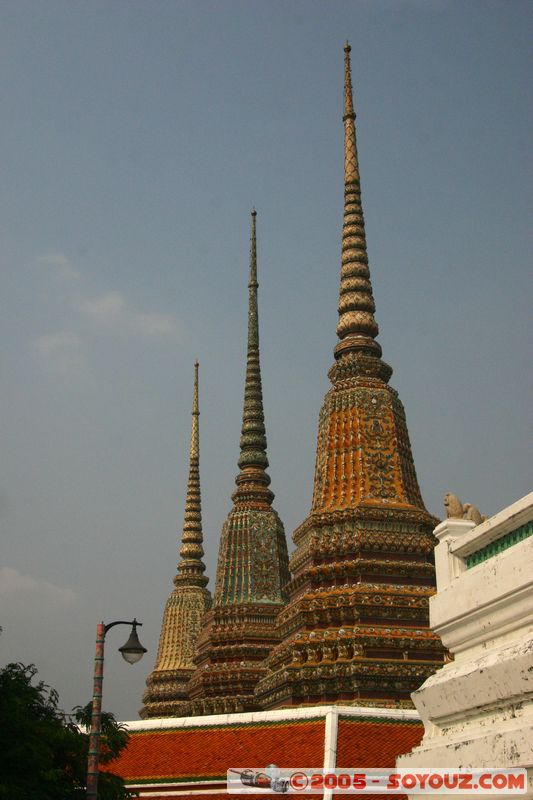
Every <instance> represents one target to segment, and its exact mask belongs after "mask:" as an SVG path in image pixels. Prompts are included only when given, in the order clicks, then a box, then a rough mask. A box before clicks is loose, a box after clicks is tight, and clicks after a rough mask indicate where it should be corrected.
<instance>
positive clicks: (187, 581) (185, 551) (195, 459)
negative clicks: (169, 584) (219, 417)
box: [174, 361, 208, 587]
mask: <svg viewBox="0 0 533 800" xmlns="http://www.w3.org/2000/svg"><path fill="white" fill-rule="evenodd" d="M199 416H200V408H199V405H198V361H196V362H195V364H194V392H193V401H192V425H191V446H190V449H189V481H188V483H187V497H186V499H185V519H184V521H183V534H182V537H181V548H180V561H179V563H178V574H177V575H176V577H175V578H174V584H175V586H177V587H179V586H207V583H208V578H207V577H206V576H205V575H204V572H205V564H204V562H203V561H202V559H203V556H204V548H203V547H202V543H203V534H202V496H201V491H200V439H199V431H198V428H199V424H198V423H199Z"/></svg>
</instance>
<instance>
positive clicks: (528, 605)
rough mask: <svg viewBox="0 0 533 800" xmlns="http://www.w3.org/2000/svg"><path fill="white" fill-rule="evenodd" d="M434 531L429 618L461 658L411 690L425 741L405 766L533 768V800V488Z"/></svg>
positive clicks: (532, 787) (532, 772) (532, 794)
mask: <svg viewBox="0 0 533 800" xmlns="http://www.w3.org/2000/svg"><path fill="white" fill-rule="evenodd" d="M434 533H435V536H436V537H437V539H438V542H439V543H438V545H437V547H436V549H435V565H436V571H437V594H436V595H435V596H434V597H432V598H431V601H430V624H431V627H432V629H433V630H434V631H435V632H436V633H438V634H439V636H440V637H441V638H442V641H443V643H444V644H445V646H446V647H447V648H448V649H449V650H450V652H451V653H452V654H453V655H454V657H455V660H454V661H453V662H450V663H448V664H446V665H445V666H444V667H443V668H442V669H440V670H439V671H438V672H436V673H435V674H434V675H432V676H431V677H430V678H429V679H428V680H427V681H426V682H425V683H424V684H423V686H422V687H421V688H420V689H419V690H418V691H416V692H415V693H414V694H413V695H412V697H413V701H414V703H415V706H416V708H417V710H418V712H419V714H420V717H421V719H422V721H423V722H424V725H425V733H424V738H423V740H422V742H421V743H420V745H419V746H418V747H416V748H415V749H414V750H413V751H412V752H411V753H409V754H407V755H405V756H401V757H400V758H399V759H398V761H397V766H398V767H402V768H409V769H411V768H415V769H416V768H419V767H423V768H426V769H427V768H430V767H439V768H442V767H446V768H453V767H457V768H459V767H462V768H469V767H473V768H475V767H482V768H494V767H496V768H513V767H525V768H527V770H528V792H527V795H522V797H528V798H533V536H532V535H531V534H532V533H533V493H532V494H529V495H527V496H526V497H524V498H522V499H521V500H519V501H518V502H516V503H514V504H513V505H512V506H509V508H506V509H504V510H503V511H501V512H500V513H499V514H496V515H495V516H494V517H491V518H490V519H489V520H487V521H486V522H483V523H481V524H480V525H477V526H476V525H475V524H474V523H473V522H471V521H469V520H463V519H447V520H445V521H444V522H442V523H441V524H440V525H438V526H437V528H435V531H434ZM504 548H505V549H504ZM476 562H479V563H476ZM477 796H478V797H479V795H477ZM495 796H496V795H492V797H495ZM463 797H466V796H465V795H463ZM507 797H508V795H507Z"/></svg>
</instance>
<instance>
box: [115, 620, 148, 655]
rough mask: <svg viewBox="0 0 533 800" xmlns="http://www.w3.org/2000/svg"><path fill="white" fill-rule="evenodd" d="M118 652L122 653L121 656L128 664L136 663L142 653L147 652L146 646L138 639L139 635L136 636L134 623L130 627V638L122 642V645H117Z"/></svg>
mask: <svg viewBox="0 0 533 800" xmlns="http://www.w3.org/2000/svg"><path fill="white" fill-rule="evenodd" d="M118 649H119V652H120V653H122V658H123V659H124V661H127V662H128V664H136V663H137V661H140V660H141V658H142V657H143V655H144V654H145V653H146V652H147V650H146V647H143V646H142V644H141V643H140V641H139V637H138V636H137V628H136V626H135V625H134V626H133V628H132V629H131V633H130V638H129V639H128V641H127V642H126V644H123V645H122V647H119V648H118Z"/></svg>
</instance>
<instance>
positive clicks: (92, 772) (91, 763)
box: [87, 619, 146, 800]
mask: <svg viewBox="0 0 533 800" xmlns="http://www.w3.org/2000/svg"><path fill="white" fill-rule="evenodd" d="M115 625H131V633H130V637H129V639H128V641H127V642H126V644H124V645H122V647H119V648H118V649H119V652H120V653H122V658H124V659H125V660H126V661H127V662H128V664H136V663H137V661H139V659H141V658H142V657H143V655H144V654H145V653H146V647H143V646H142V644H141V643H140V641H139V637H138V636H137V626H138V625H142V622H137V620H136V619H134V620H133V622H124V621H122V620H118V621H117V622H110V623H109V624H108V625H104V623H103V622H100V623H99V624H98V625H97V626H96V654H95V657H94V682H93V705H92V713H91V733H90V737H89V756H88V758H87V800H97V797H98V765H99V761H100V730H101V718H102V683H103V680H104V642H105V635H106V633H107V632H108V630H109V629H110V628H114V627H115Z"/></svg>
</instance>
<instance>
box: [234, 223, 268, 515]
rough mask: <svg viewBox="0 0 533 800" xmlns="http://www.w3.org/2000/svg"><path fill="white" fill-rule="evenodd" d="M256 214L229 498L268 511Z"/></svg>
mask: <svg viewBox="0 0 533 800" xmlns="http://www.w3.org/2000/svg"><path fill="white" fill-rule="evenodd" d="M256 218H257V211H256V210H255V208H254V209H253V210H252V224H251V235H250V280H249V282H248V293H249V297H248V346H247V352H246V380H245V384H244V407H243V413H242V429H241V441H240V455H239V461H238V465H239V469H240V472H239V474H238V475H237V477H236V479H235V482H236V484H237V489H236V491H235V492H234V494H233V495H232V500H233V502H234V503H235V504H236V505H240V504H242V503H253V504H254V506H255V507H265V508H268V507H269V506H270V505H271V504H272V500H273V499H274V495H273V493H272V492H271V491H270V489H268V486H269V484H270V477H269V475H268V474H267V472H266V469H267V467H268V458H267V454H266V447H267V440H266V433H265V416H264V412H263V389H262V385H261V366H260V361H259V316H258V309H257V289H258V286H259V284H258V282H257V235H256Z"/></svg>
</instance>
